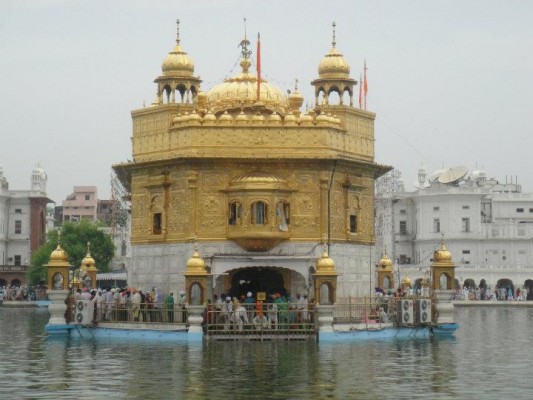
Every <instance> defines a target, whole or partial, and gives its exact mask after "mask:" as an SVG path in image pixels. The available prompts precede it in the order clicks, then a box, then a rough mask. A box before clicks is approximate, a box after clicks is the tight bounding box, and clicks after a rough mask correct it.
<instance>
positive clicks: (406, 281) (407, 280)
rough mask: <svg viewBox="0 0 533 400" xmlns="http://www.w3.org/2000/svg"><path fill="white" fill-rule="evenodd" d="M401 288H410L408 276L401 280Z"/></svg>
mask: <svg viewBox="0 0 533 400" xmlns="http://www.w3.org/2000/svg"><path fill="white" fill-rule="evenodd" d="M402 286H409V287H411V278H409V277H408V276H406V277H405V278H403V279H402Z"/></svg>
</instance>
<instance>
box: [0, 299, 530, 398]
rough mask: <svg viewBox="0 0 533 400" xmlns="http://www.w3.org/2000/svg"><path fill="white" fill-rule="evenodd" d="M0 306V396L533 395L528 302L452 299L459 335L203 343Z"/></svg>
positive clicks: (436, 396) (383, 396)
mask: <svg viewBox="0 0 533 400" xmlns="http://www.w3.org/2000/svg"><path fill="white" fill-rule="evenodd" d="M47 320H48V313H47V311H46V310H45V309H8V308H0V349H1V355H0V398H1V399H7V398H9V399H30V398H31V399H75V398H76V399H116V398H127V399H393V398H394V399H407V398H408V399H417V398H418V399H474V398H480V399H504V398H505V399H531V398H533V374H532V371H533V368H532V363H533V340H532V338H531V337H532V334H533V308H532V309H529V308H516V309H509V308H490V309H487V308H466V309H459V310H456V321H457V322H458V323H459V324H460V328H459V330H458V331H457V333H456V337H455V339H447V340H442V339H439V340H402V341H397V340H387V341H374V342H364V343H352V344H325V343H324V344H322V343H319V344H316V343H314V342H313V343H308V342H264V343H257V342H254V343H246V342H220V343H214V342H210V343H205V344H203V345H202V344H199V345H186V344H185V345H176V344H150V343H146V342H135V343H127V342H121V341H112V342H107V341H96V340H89V339H87V340H72V339H65V340H58V339H47V338H46V335H45V334H44V325H45V324H46V322H47Z"/></svg>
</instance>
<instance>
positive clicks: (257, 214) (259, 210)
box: [252, 201, 267, 225]
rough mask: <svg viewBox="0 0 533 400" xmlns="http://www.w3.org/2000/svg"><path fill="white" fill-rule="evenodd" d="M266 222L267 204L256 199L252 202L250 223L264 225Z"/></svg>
mask: <svg viewBox="0 0 533 400" xmlns="http://www.w3.org/2000/svg"><path fill="white" fill-rule="evenodd" d="M266 223H267V204H266V203H264V202H262V201H256V202H255V203H253V204H252V224H253V225H266Z"/></svg>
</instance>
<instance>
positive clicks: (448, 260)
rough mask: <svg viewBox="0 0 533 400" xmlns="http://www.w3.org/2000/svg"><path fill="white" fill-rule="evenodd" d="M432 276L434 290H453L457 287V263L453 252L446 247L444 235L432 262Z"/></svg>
mask: <svg viewBox="0 0 533 400" xmlns="http://www.w3.org/2000/svg"><path fill="white" fill-rule="evenodd" d="M431 277H432V285H431V287H432V288H433V290H453V289H454V288H455V265H454V263H453V261H452V253H451V252H450V251H449V250H448V249H446V245H445V244H444V237H443V238H442V239H441V242H440V246H439V248H438V249H437V250H435V252H434V253H433V264H431Z"/></svg>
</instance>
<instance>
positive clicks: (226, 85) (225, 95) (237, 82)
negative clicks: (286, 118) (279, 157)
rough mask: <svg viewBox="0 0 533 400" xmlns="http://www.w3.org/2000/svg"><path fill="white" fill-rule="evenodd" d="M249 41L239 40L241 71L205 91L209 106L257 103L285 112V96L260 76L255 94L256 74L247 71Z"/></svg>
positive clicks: (227, 106) (227, 107) (216, 107)
mask: <svg viewBox="0 0 533 400" xmlns="http://www.w3.org/2000/svg"><path fill="white" fill-rule="evenodd" d="M249 44H250V42H249V41H248V40H247V39H244V40H243V41H242V42H241V47H242V59H241V62H240V65H241V68H242V72H241V73H240V74H238V75H237V76H235V77H233V78H228V79H225V80H224V82H222V83H221V84H219V85H216V86H215V87H214V88H212V89H211V90H210V91H209V92H208V93H207V98H208V102H209V106H210V107H212V108H213V110H214V111H215V112H217V111H222V110H228V109H234V108H242V107H250V106H253V105H255V104H257V103H259V104H261V105H263V106H264V107H266V108H268V109H270V110H273V111H276V112H278V113H279V112H281V113H282V114H285V110H286V109H287V108H288V106H289V101H288V98H287V96H286V95H285V94H284V93H283V92H282V91H281V90H280V89H278V88H277V87H276V86H274V85H271V84H269V83H268V82H267V81H266V80H264V79H263V78H261V83H260V95H259V98H258V96H257V76H255V75H253V74H251V73H250V72H249V69H250V66H251V62H250V59H249V58H250V54H251V51H249V50H248V45H249Z"/></svg>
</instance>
